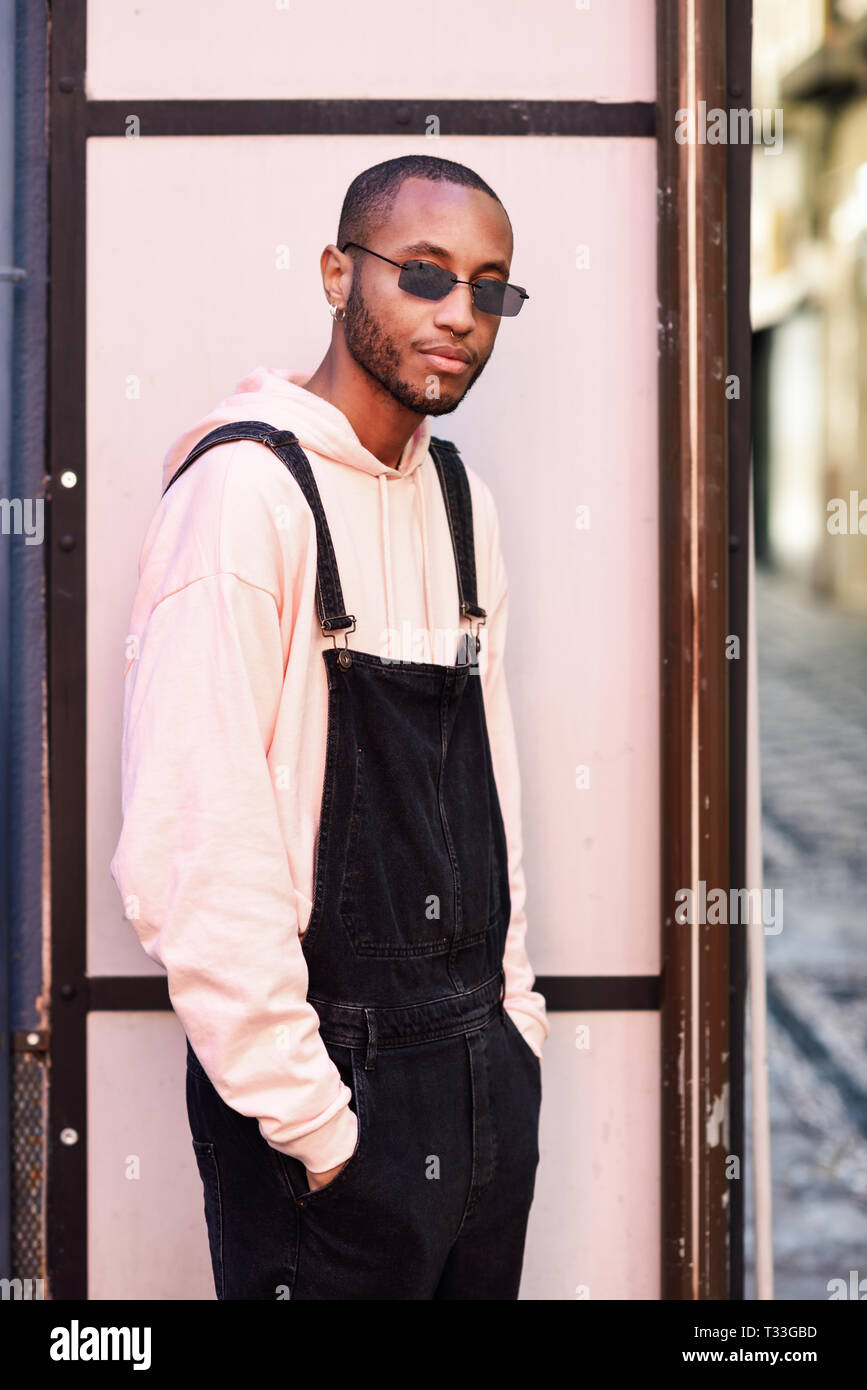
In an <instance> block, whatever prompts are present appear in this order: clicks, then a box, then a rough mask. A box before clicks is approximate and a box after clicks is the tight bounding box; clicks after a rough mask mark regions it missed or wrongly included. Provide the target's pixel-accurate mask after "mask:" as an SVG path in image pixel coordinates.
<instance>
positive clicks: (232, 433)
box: [162, 420, 487, 651]
mask: <svg viewBox="0 0 867 1390" xmlns="http://www.w3.org/2000/svg"><path fill="white" fill-rule="evenodd" d="M238 439H252V440H255V441H257V442H258V443H260V444H267V445H268V447H269V448H270V449H273V451H274V453H275V454H276V455H277V457H278V458H279V459H280V461H281V462H282V463H283V464H285V466H286V467H287V468H288V469H289V472H290V473H291V474H292V477H293V478H294V479H295V481H296V483H297V484H298V486H299V487H300V489H301V491H302V493H303V494H304V497H305V499H306V501H307V503H308V505H309V507H310V510H311V511H312V512H313V519H314V521H315V523H316V551H317V556H316V607H317V611H318V614H319V623H320V626H321V628H322V632H323V634H324V635H325V636H328V635H329V634H333V633H335V632H343V631H345V632H354V630H355V617H354V615H353V614H351V613H347V612H345V609H344V602H343V590H342V588H341V584H340V575H339V573H338V569H337V557H336V555H335V553H334V543H333V541H332V539H331V532H330V530H329V529H328V522H327V520H326V517H325V509H324V507H323V506H322V498H321V496H320V494H319V489H318V487H317V486H316V479H315V478H314V476H313V470H312V469H311V467H310V461H309V459H308V458H307V455H306V454H305V453H304V450H303V449H302V448H301V445H300V444H299V442H298V436H297V435H295V434H293V433H292V431H291V430H277V429H275V428H274V427H273V425H268V424H266V423H265V422H264V421H263V420H241V421H239V422H238V423H231V424H227V425H218V426H217V428H216V429H213V430H211V431H210V432H209V433H208V434H206V435H203V437H202V438H201V439H200V440H199V441H198V443H196V444H195V445H194V446H193V448H192V449H191V450H190V452H189V453H188V454H187V456H186V458H185V459H184V461H183V463H181V465H180V467H179V468H177V469H176V471H175V472H174V473H173V475H172V477H171V478H170V479H169V481H168V483H167V484H166V486H165V488H164V489H163V494H162V495H163V496H165V494H166V493H167V492H168V490H169V488H170V487H171V486H172V483H174V482H175V481H176V480H177V479H178V478H179V477H180V476H181V474H182V473H183V472H185V470H186V469H187V468H189V466H190V464H191V463H193V462H195V460H196V459H197V458H198V457H199V455H200V454H203V453H204V452H205V451H206V450H207V449H211V448H213V447H214V445H216V444H228V443H231V442H233V441H234V440H238ZM428 447H429V449H430V454H431V458H432V459H433V461H434V465H435V467H436V470H437V476H438V477H439V480H440V487H441V488H442V493H443V501H444V503H445V509H446V517H447V519H448V523H449V532H450V534H451V538H452V549H453V550H454V554H455V566H456V569H457V581H458V599H459V602H460V610H461V614H462V616H463V617H466V618H470V619H472V618H476V619H477V620H478V622H479V625H481V624H482V623H483V622H484V620H485V618H486V617H487V612H486V610H485V609H484V608H481V607H480V606H479V604H478V601H477V595H476V555H475V548H474V540H473V507H472V500H471V497H470V484H469V479H468V478H467V474H466V470H465V468H464V465H463V461H462V459H461V456H460V454H459V453H458V450H457V448H456V447H455V445H454V444H452V443H451V441H450V440H447V439H435V438H434V437H433V436H431V438H430V439H429V441H428ZM478 648H479V637H478V633H477V634H476V650H477V651H478Z"/></svg>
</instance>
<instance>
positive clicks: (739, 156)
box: [726, 0, 752, 1299]
mask: <svg viewBox="0 0 867 1390" xmlns="http://www.w3.org/2000/svg"><path fill="white" fill-rule="evenodd" d="M751 54H752V0H728V3H727V5H726V81H727V89H728V104H729V109H730V110H731V109H732V108H743V109H745V110H749V109H750V106H751V104H752V102H751V98H752V81H751V72H750V65H751ZM751 169H752V144H751V143H749V144H743V143H738V144H735V143H731V144H730V145H729V147H728V186H727V208H726V221H727V233H726V244H727V258H726V272H727V276H728V286H727V287H728V335H729V350H728V363H727V366H726V373H727V375H728V376H729V378H730V379H731V381H732V382H733V384H734V383H736V390H732V392H731V393H730V394H729V397H728V422H729V554H730V559H729V565H730V571H729V623H730V627H731V631H732V633H735V634H736V635H737V636H738V638H739V640H740V656H739V659H738V660H737V661H732V662H730V673H729V678H730V696H731V706H730V720H729V738H730V747H731V769H730V771H731V780H730V796H731V826H732V835H731V855H730V858H731V882H732V884H734V885H737V886H738V887H741V886H745V885H746V880H747V865H746V850H747V691H748V660H749V642H748V638H749V632H748V621H749V571H750V565H749V561H750V556H749V544H750V542H749V535H750V527H749V501H750V487H751V478H752V459H751V437H750V436H751V418H752V406H751V399H752V383H751V361H752V354H751V336H752V335H751V330H750V312H749V302H750V174H751ZM746 990H747V937H746V931H745V929H744V928H743V927H741V928H738V929H732V931H731V935H730V941H729V1001H730V1017H731V1057H730V1061H729V1072H730V1082H731V1089H730V1114H731V1136H730V1148H731V1153H732V1154H733V1155H735V1156H737V1157H738V1159H739V1161H740V1177H739V1178H737V1179H734V1180H732V1181H731V1182H730V1183H729V1191H730V1193H731V1201H730V1209H729V1232H730V1242H731V1267H730V1283H729V1297H730V1298H733V1299H742V1298H743V1296H744V1178H745V1167H746V1136H745V1133H744V1129H745V1126H744V1070H745V1063H744V1017H745V1007H746Z"/></svg>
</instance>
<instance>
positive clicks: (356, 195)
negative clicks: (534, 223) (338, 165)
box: [337, 154, 512, 249]
mask: <svg viewBox="0 0 867 1390" xmlns="http://www.w3.org/2000/svg"><path fill="white" fill-rule="evenodd" d="M406 179H429V180H430V182H431V183H459V184H463V185H464V186H465V187H466V188H478V189H479V190H480V191H481V192H482V193H487V194H488V195H489V196H490V197H491V198H493V199H494V200H495V202H498V203H499V204H500V207H501V208H503V212H504V213H506V221H507V222H508V223H509V227H510V229H511V226H512V223H511V221H510V220H509V214H508V213H507V212H506V209H505V208H504V207H503V204H502V202H501V201H500V199H499V198H498V197H497V195H496V193H495V192H494V190H493V188H491V187H490V185H489V184H487V183H485V180H484V179H483V178H480V176H479V175H478V174H477V173H476V172H475V170H473V169H468V168H467V166H466V164H457V163H456V162H455V161H454V160H453V159H438V158H436V157H435V156H434V155H428V154H405V155H401V156H400V157H399V158H397V159H386V160H384V161H383V162H382V164H374V165H372V167H371V168H370V169H364V170H363V171H362V172H361V173H360V174H358V175H357V176H356V177H355V178H354V179H353V180H352V183H351V184H350V185H349V187H348V189H347V190H346V196H345V197H344V199H343V207H342V208H341V210H340V223H339V226H338V228H337V246H338V249H340V248H342V247H343V246H345V245H346V243H347V241H356V242H359V243H360V244H361V245H362V246H366V245H367V243H368V238H369V237H370V236H371V235H372V234H373V233H375V232H376V231H377V229H378V228H379V227H380V226H381V225H382V223H383V222H384V221H385V220H386V219H387V217H388V216H389V213H390V212H391V209H392V207H393V206H394V202H395V199H396V198H397V195H398V192H399V190H400V187H401V185H402V184H403V183H404V182H405V180H406Z"/></svg>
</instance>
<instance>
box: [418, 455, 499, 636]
mask: <svg viewBox="0 0 867 1390" xmlns="http://www.w3.org/2000/svg"><path fill="white" fill-rule="evenodd" d="M428 448H429V449H430V455H431V458H432V459H433V461H434V464H435V466H436V470H437V473H438V475H439V480H440V487H441V488H442V491H443V500H444V501H445V505H446V516H447V517H448V522H449V531H450V532H451V537H452V548H453V549H454V552H455V565H456V567H457V573H458V599H459V601H460V605H461V614H462V615H463V616H464V617H466V618H478V619H479V620H480V624H481V623H482V622H484V620H485V618H486V617H487V616H488V615H487V612H486V610H485V609H484V608H480V607H479V603H478V595H477V594H476V551H475V545H474V541H473V504H472V499H471V497H470V482H469V479H468V477H467V473H466V469H465V468H464V464H463V460H462V458H461V456H460V454H459V453H458V450H457V448H456V446H455V445H454V444H452V442H451V441H450V440H448V439H436V438H434V436H433V435H431V437H430V439H429V440H428ZM471 626H472V625H471ZM478 645H479V639H478V635H477V636H476V649H477V650H478Z"/></svg>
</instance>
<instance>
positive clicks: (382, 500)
mask: <svg viewBox="0 0 867 1390" xmlns="http://www.w3.org/2000/svg"><path fill="white" fill-rule="evenodd" d="M419 472H420V469H418V468H416V469H415V471H414V472H413V475H412V480H413V484H414V486H415V489H416V492H417V494H418V499H419V509H420V512H421V561H422V571H423V574H424V614H425V622H426V624H427V633H428V639H427V640H428V643H429V644H430V646H431V655H430V658H429V659H430V660H431V661H432V660H433V651H432V648H433V601H432V599H431V584H430V561H429V556H428V536H427V510H426V508H425V500H424V484H423V483H420V482H419V480H418V475H419ZM379 519H380V525H381V527H382V555H383V561H384V564H385V626H386V629H387V631H388V653H389V656H394V655H395V653H394V652H393V651H392V645H393V640H394V639H393V635H392V634H393V618H392V615H393V613H394V594H393V591H392V583H391V536H390V532H389V527H388V479H387V477H386V475H385V474H384V473H380V475H379ZM407 659H408V660H412V654H411V653H410V655H409V656H408V658H407Z"/></svg>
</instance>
